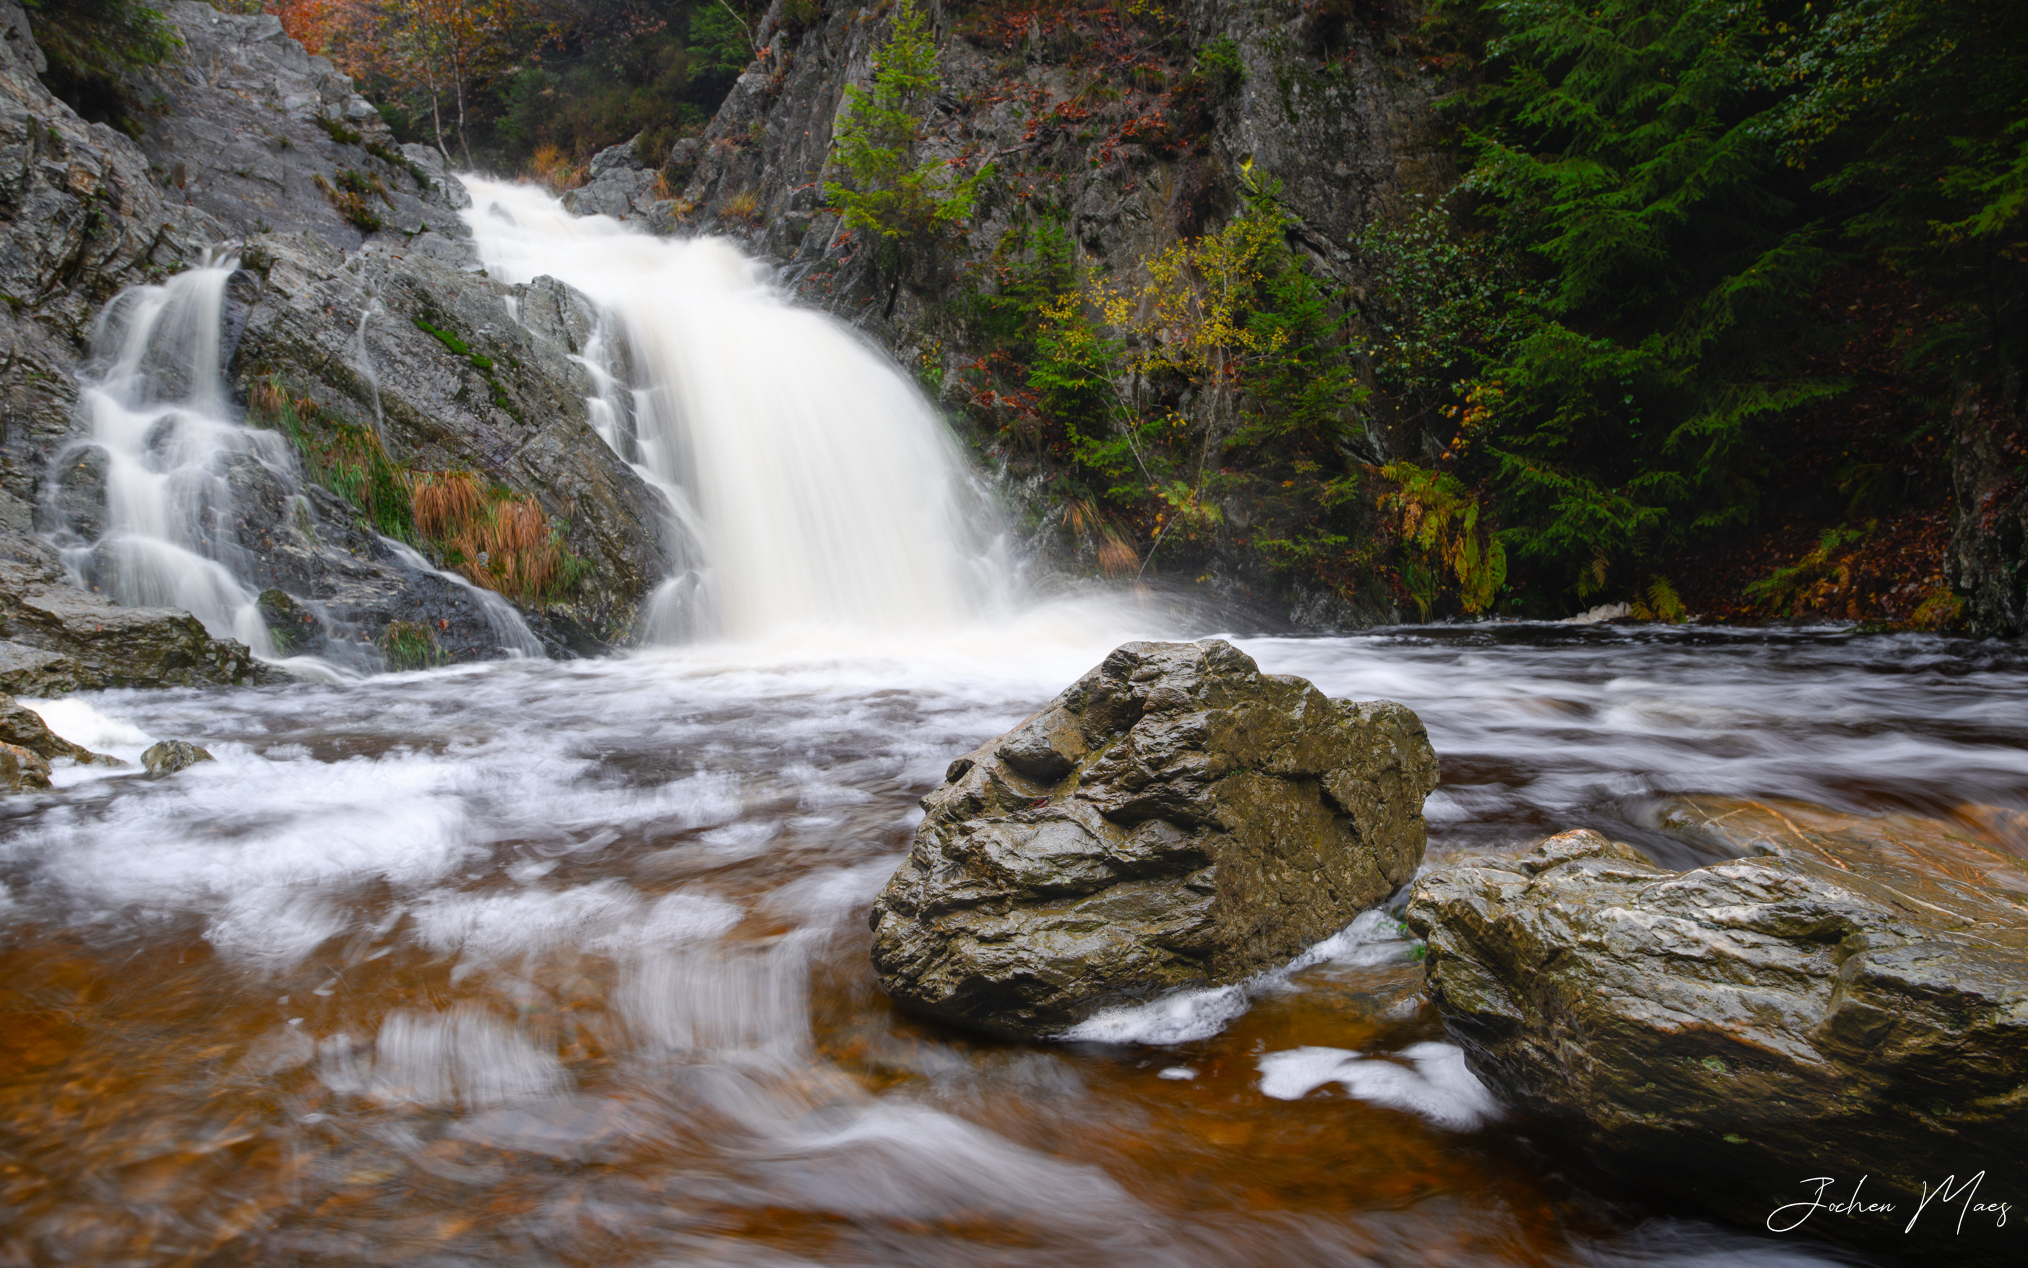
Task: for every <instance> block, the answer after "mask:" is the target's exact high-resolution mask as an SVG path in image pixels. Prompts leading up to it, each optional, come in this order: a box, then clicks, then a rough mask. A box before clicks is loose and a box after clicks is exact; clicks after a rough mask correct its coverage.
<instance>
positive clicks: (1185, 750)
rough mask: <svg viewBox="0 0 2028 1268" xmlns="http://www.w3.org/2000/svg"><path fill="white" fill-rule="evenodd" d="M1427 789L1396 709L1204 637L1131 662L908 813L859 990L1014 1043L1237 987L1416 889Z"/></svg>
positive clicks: (1432, 761) (1408, 730) (1132, 651)
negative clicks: (1344, 694) (1109, 1012)
mask: <svg viewBox="0 0 2028 1268" xmlns="http://www.w3.org/2000/svg"><path fill="white" fill-rule="evenodd" d="M1436 778H1437V765H1436V758H1435V755H1434V754H1433V753H1432V751H1431V749H1430V745H1429V740H1428V738H1427V736H1426V735H1425V733H1424V731H1423V727H1422V724H1421V722H1420V721H1418V720H1417V719H1416V717H1415V715H1414V714H1413V713H1411V712H1410V711H1409V710H1408V709H1406V708H1404V707H1403V706H1401V705H1397V704H1391V703H1388V702H1385V701H1380V702H1371V703H1363V704H1361V703H1353V702H1351V701H1344V700H1332V699H1330V698H1329V697H1327V696H1325V695H1324V694H1323V693H1322V692H1319V691H1318V690H1317V689H1316V688H1315V687H1312V686H1311V685H1310V684H1309V683H1307V682H1305V681H1303V680H1302V679H1300V678H1294V677H1289V676H1285V675H1273V674H1262V673H1261V672H1259V670H1258V668H1257V667H1256V666H1255V664H1254V662H1253V660H1252V659H1251V658H1250V657H1248V656H1246V655H1245V654H1244V653H1242V652H1239V651H1238V650H1236V649H1234V648H1233V647H1232V646H1231V645H1229V644H1227V643H1224V642H1222V641H1219V640H1215V639H1214V640H1208V641H1206V642H1203V643H1129V644H1126V645H1125V646H1123V647H1121V648H1119V649H1117V650H1116V651H1114V652H1113V653H1112V654H1111V655H1110V656H1108V657H1107V658H1106V660H1105V661H1104V663H1102V664H1101V665H1099V666H1098V667H1097V668H1096V669H1093V670H1092V671H1091V672H1090V673H1088V674H1086V675H1085V676H1084V677H1083V678H1081V679H1079V680H1078V681H1077V682H1076V683H1075V684H1074V685H1072V686H1071V687H1070V688H1069V689H1067V690H1066V691H1065V692H1064V693H1063V694H1062V695H1060V696H1058V697H1057V698H1056V700H1054V701H1052V702H1051V703H1050V705H1049V706H1048V707H1047V708H1045V709H1044V710H1042V711H1041V712H1040V713H1037V714H1036V715H1035V716H1033V717H1031V718H1029V719H1028V720H1027V721H1025V722H1023V723H1022V724H1021V725H1020V726H1018V727H1016V728H1015V729H1014V730H1012V731H1010V732H1008V733H1007V734H1006V735H1003V736H1001V737H1000V738H999V739H997V740H995V741H993V742H991V743H989V744H987V745H985V746H983V747H981V748H979V749H977V750H975V751H973V752H972V753H969V754H967V755H966V756H964V757H961V758H959V759H957V760H956V761H955V762H953V763H952V764H951V767H950V773H949V779H948V781H947V782H946V783H945V784H944V785H943V786H942V787H940V788H938V789H937V790H936V791H935V792H932V793H931V794H929V795H928V796H927V797H925V798H924V799H923V805H924V808H925V809H926V810H927V812H928V814H927V817H926V818H925V819H924V820H923V822H922V824H921V825H920V827H919V828H918V829H917V831H916V836H915V842H914V846H913V848H912V849H911V850H910V852H909V856H908V859H907V861H906V862H904V863H903V864H902V866H901V868H900V870H898V871H897V872H896V873H895V875H894V878H893V879H892V880H891V881H890V882H889V883H888V885H887V887H886V889H885V890H883V891H882V893H881V895H880V897H879V898H878V899H877V900H876V902H875V903H874V907H873V913H872V916H871V924H872V927H873V932H874V940H873V965H874V969H875V971H876V972H877V973H878V975H879V978H880V981H881V985H882V986H883V987H884V988H885V989H886V990H887V991H888V993H889V994H890V995H892V996H893V997H894V998H896V999H897V1000H899V1001H901V1002H902V1003H904V1004H905V1005H907V1006H909V1007H911V1008H914V1009H917V1010H919V1011H922V1012H926V1013H929V1014H931V1015H933V1016H937V1017H940V1018H944V1019H946V1020H950V1021H955V1022H959V1023H963V1024H967V1025H971V1026H976V1027H981V1028H984V1029H987V1030H990V1031H995V1032H998V1033H1003V1034H1013V1035H1026V1036H1046V1035H1051V1034H1056V1033H1060V1032H1061V1031H1063V1030H1065V1029H1066V1028H1068V1027H1070V1026H1072V1025H1074V1024H1076V1023H1077V1022H1078V1021H1080V1020H1083V1019H1084V1018H1086V1017H1088V1016H1089V1015H1090V1014H1091V1013H1093V1012H1095V1011H1096V1010H1098V1009H1099V1008H1102V1007H1104V1006H1106V1005H1109V1004H1117V1003H1121V1002H1128V1001H1134V1000H1142V999H1146V998H1149V997H1152V996H1154V995H1157V994H1160V993H1162V992H1164V991H1168V990H1171V989H1175V988H1178V987H1187V986H1205V985H1214V984H1222V983H1228V982H1234V981H1238V980H1240V979H1243V978H1245V977H1248V976H1250V975H1252V974H1254V973H1257V972H1260V971H1261V970H1263V969H1266V968H1269V967H1272V966H1274V965H1276V964H1278V963H1280V962H1282V961H1285V960H1287V959H1288V958H1290V957H1291V956H1293V955H1295V954H1296V953H1297V952H1299V951H1301V950H1302V949H1303V948H1305V947H1307V946H1309V945H1311V944H1313V943H1315V942H1318V941H1320V940H1321V939H1323V938H1325V937H1327V936H1329V935H1330V934H1332V933H1334V932H1336V931H1337V930H1339V929H1341V928H1342V927H1344V926H1345V925H1346V924H1347V923H1348V922H1350V921H1351V920H1352V918H1353V917H1354V916H1356V915H1358V914H1359V913H1360V912H1361V911H1363V910H1365V909H1367V908H1368V907H1370V906H1372V905H1373V904H1375V903H1377V902H1379V901H1380V900H1381V899H1383V898H1385V897H1386V896H1387V895H1388V894H1390V893H1392V892H1393V891H1394V890H1395V889H1396V888H1398V887H1399V886H1400V885H1401V884H1402V883H1404V882H1405V881H1407V880H1408V879H1409V877H1411V876H1412V875H1413V874H1414V872H1415V869H1416V866H1417V865H1418V864H1419V863H1420V862H1421V859H1422V854H1423V847H1424V835H1425V829H1424V822H1423V818H1422V804H1423V798H1424V797H1425V796H1426V795H1427V794H1428V793H1429V791H1430V790H1431V789H1432V788H1433V787H1435V785H1436Z"/></svg>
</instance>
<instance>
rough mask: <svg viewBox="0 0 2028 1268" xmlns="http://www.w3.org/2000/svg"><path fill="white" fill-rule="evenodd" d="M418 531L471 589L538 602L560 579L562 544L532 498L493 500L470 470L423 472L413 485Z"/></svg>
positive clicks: (411, 498)
mask: <svg viewBox="0 0 2028 1268" xmlns="http://www.w3.org/2000/svg"><path fill="white" fill-rule="evenodd" d="M409 506H410V509H411V510H412V512H413V513H414V515H415V526H416V531H417V532H418V533H419V534H421V535H422V536H424V537H427V538H429V539H431V540H432V541H434V542H436V543H437V545H438V547H439V549H441V550H442V551H443V554H444V558H445V562H446V563H448V564H450V565H451V566H452V567H454V568H456V569H457V570H458V571H459V572H461V573H463V574H464V575H465V577H466V578H467V579H468V580H470V581H471V583H472V584H473V585H476V586H484V587H485V588H486V589H488V590H494V591H497V592H499V593H500V594H504V595H506V596H507V597H508V598H510V599H517V600H520V601H521V602H523V603H530V604H534V603H540V602H542V601H543V600H544V599H545V598H547V597H548V595H549V592H550V591H551V590H552V589H553V588H555V586H556V584H557V582H558V581H559V580H560V579H561V578H562V574H563V566H564V550H563V543H562V542H561V541H560V540H559V539H558V534H557V533H556V531H555V530H554V528H553V526H552V525H551V524H550V522H549V516H548V515H546V514H544V513H543V510H542V506H541V504H540V503H538V502H537V501H536V500H535V499H534V498H533V497H531V496H529V495H527V494H522V495H521V496H519V497H497V496H490V495H489V493H488V490H487V488H486V486H485V484H484V482H483V481H482V480H481V479H480V477H479V476H478V475H476V474H475V473H473V472H470V471H425V472H421V473H419V474H417V475H415V476H414V477H412V478H411V480H410V482H409Z"/></svg>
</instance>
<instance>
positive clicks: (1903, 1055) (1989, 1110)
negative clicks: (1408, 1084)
mask: <svg viewBox="0 0 2028 1268" xmlns="http://www.w3.org/2000/svg"><path fill="white" fill-rule="evenodd" d="M1668 826H1670V827H1672V828H1674V829H1676V830H1678V831H1681V832H1686V833H1689V834H1692V835H1696V836H1701V837H1703V838H1704V839H1705V840H1706V841H1708V842H1710V843H1712V844H1713V845H1716V846H1718V847H1719V848H1721V849H1722V850H1724V851H1725V852H1728V853H1737V854H1740V855H1743V856H1744V857H1739V858H1735V859H1732V860H1730V861H1726V862H1720V863H1714V864H1711V865H1709V866H1706V867H1700V868H1696V869H1693V870H1691V871H1687V872H1682V873H1678V872H1675V871H1672V870H1670V869H1668V868H1663V867H1658V866H1656V865H1655V864H1654V863H1652V862H1650V861H1649V860H1648V859H1646V858H1645V857H1643V856H1642V855H1641V854H1639V853H1638V852H1636V851H1635V850H1633V849H1632V848H1631V847H1629V846H1626V845H1621V844H1618V843H1615V842H1611V841H1608V840H1607V839H1606V838H1604V837H1602V836H1600V835H1598V834H1597V833H1595V832H1589V831H1578V832H1567V833H1564V834H1563V835H1561V836H1557V837H1552V838H1550V839H1549V840H1548V841H1546V842H1544V843H1543V844H1542V845H1541V846H1540V847H1538V848H1537V849H1536V850H1535V851H1534V852H1533V853H1530V854H1526V855H1523V856H1521V857H1518V858H1474V859H1472V860H1470V861H1469V862H1462V863H1458V864H1456V865H1454V866H1451V867H1449V868H1447V869H1445V870H1443V871H1440V872H1437V873H1434V874H1432V875H1430V876H1427V877H1425V878H1424V879H1423V880H1422V881H1421V882H1420V883H1418V885H1417V887H1416V891H1415V894H1414V896H1413V898H1412V899H1411V901H1410V904H1409V907H1408V922H1409V924H1410V926H1411V927H1413V928H1414V929H1415V931H1416V932H1417V933H1419V934H1420V935H1422V936H1423V937H1424V938H1425V939H1427V942H1428V948H1429V951H1428V983H1429V992H1430V997H1431V998H1432V999H1433V1000H1434V1001H1435V1003H1436V1004H1437V1005H1438V1007H1439V1008H1440V1009H1441V1010H1442V1012H1443V1015H1444V1023H1445V1027H1446V1029H1448V1030H1449V1032H1450V1034H1451V1037H1452V1038H1454V1039H1455V1040H1456V1041H1457V1042H1458V1043H1460V1044H1461V1045H1463V1047H1464V1049H1465V1053H1466V1058H1467V1060H1468V1061H1469V1063H1470V1065H1471V1067H1472V1069H1473V1070H1474V1071H1475V1072H1476V1073H1477V1074H1478V1076H1479V1077H1480V1078H1481V1079H1482V1080H1484V1081H1485V1082H1486V1084H1487V1085H1488V1086H1489V1087H1490V1088H1491V1089H1492V1090H1493V1091H1494V1092H1495V1094H1496V1095H1498V1096H1499V1097H1500V1098H1501V1099H1502V1100H1504V1101H1506V1102H1507V1103H1508V1104H1510V1105H1512V1106H1514V1107H1516V1108H1518V1109H1520V1110H1522V1111H1524V1112H1525V1113H1528V1114H1530V1115H1532V1116H1534V1117H1536V1118H1537V1119H1538V1120H1539V1121H1541V1122H1542V1123H1543V1124H1544V1125H1546V1126H1549V1127H1551V1128H1552V1129H1557V1130H1558V1131H1559V1132H1560V1134H1562V1135H1563V1136H1565V1137H1567V1138H1572V1139H1574V1140H1575V1141H1576V1142H1577V1143H1578V1144H1579V1145H1580V1146H1581V1147H1582V1148H1583V1149H1584V1150H1585V1151H1586V1152H1588V1153H1589V1154H1590V1155H1591V1156H1592V1157H1593V1158H1594V1159H1595V1160H1597V1161H1599V1162H1600V1163H1602V1164H1604V1165H1606V1166H1608V1167H1609V1168H1611V1169H1612V1170H1613V1171H1614V1172H1616V1173H1617V1174H1619V1175H1621V1176H1623V1177H1627V1178H1630V1179H1635V1180H1638V1181H1645V1182H1646V1183H1647V1185H1648V1187H1650V1188H1651V1189H1652V1190H1654V1191H1655V1192H1656V1193H1657V1194H1658V1195H1660V1196H1662V1197H1663V1198H1664V1199H1666V1200H1669V1201H1672V1202H1679V1203H1685V1204H1689V1205H1694V1206H1698V1207H1702V1208H1704V1209H1706V1210H1710V1211H1713V1212H1716V1213H1718V1214H1721V1215H1726V1216H1729V1217H1731V1218H1734V1219H1737V1220H1739V1221H1741V1222H1743V1223H1747V1224H1749V1225H1752V1226H1754V1227H1764V1228H1768V1229H1772V1230H1774V1231H1777V1232H1785V1231H1793V1232H1797V1233H1801V1234H1806V1235H1816V1236H1822V1237H1827V1238H1832V1239H1837V1240H1843V1241H1848V1242H1853V1243H1856V1244H1860V1245H1863V1246H1865V1247H1868V1248H1870V1249H1873V1250H1879V1251H1891V1252H1905V1253H1916V1254H1925V1255H1934V1254H1938V1253H1943V1252H1946V1251H1947V1252H1948V1253H1949V1254H1950V1255H1951V1257H1952V1259H1951V1261H1952V1262H1969V1261H1971V1260H1972V1259H1974V1258H1975V1257H1977V1256H1980V1255H1983V1256H1985V1257H1986V1258H1987V1259H1988V1260H1991V1261H1994V1262H1997V1261H1999V1260H2000V1259H2002V1258H2007V1259H2008V1262H2012V1263H2019V1262H2021V1258H2020V1256H2021V1255H2022V1253H2023V1251H2024V1248H2028V1228H2024V1227H2023V1223H2022V1215H2023V1212H2024V1209H2028V1167H2024V1166H2023V1158H2022V1145H2023V1142H2028V864H2024V862H2023V860H2021V859H2019V858H2016V857H2014V856H2012V855H2010V854H2005V853H2002V852H2000V851H1998V850H1996V849H1994V848H1992V847H1991V846H1989V845H1987V844H1985V843H1983V842H1981V841H1980V840H1978V839H1975V838H1974V837H1973V836H1972V835H1970V834H1969V833H1967V832H1963V831H1960V830H1958V829H1956V828H1953V827H1951V826H1950V825H1946V824H1942V823H1938V822H1934V821H1928V820H1920V819H1915V818H1912V817H1908V816H1889V817H1885V818H1864V817H1859V816H1853V815H1841V814H1837V813H1834V812H1831V811H1827V810H1823V809H1820V808H1817V807H1811V806H1803V805H1793V804H1788V803H1781V804H1775V805H1770V804H1760V803H1744V802H1724V801H1718V800H1715V799H1711V800H1702V799H1693V800H1689V801H1686V802H1683V803H1681V805H1680V806H1679V808H1678V809H1676V810H1675V811H1674V812H1672V814H1671V816H1670V823H1669V824H1668ZM1980 1173H1983V1175H1984V1178H1983V1179H1982V1180H1979V1181H1975V1182H1974V1181H1973V1177H1974V1176H1976V1175H1979V1174H1980ZM1953 1177H1955V1180H1954V1183H1953V1187H1952V1188H1950V1189H1949V1190H1948V1191H1947V1192H1945V1193H1941V1194H1940V1193H1939V1191H1938V1186H1939V1185H1941V1184H1944V1183H1945V1182H1946V1181H1949V1180H1951V1179H1952V1178H1953ZM1827 1181H1828V1182H1827ZM1862 1181H1863V1189H1862V1190H1861V1191H1860V1192H1859V1194H1858V1198H1859V1208H1858V1209H1854V1210H1831V1209H1829V1207H1828V1204H1831V1203H1839V1204H1843V1203H1846V1202H1848V1201H1849V1200H1851V1199H1852V1198H1853V1196H1854V1190H1855V1189H1858V1188H1861V1184H1862ZM1968 1182H1969V1184H1968ZM1925 1196H1927V1198H1928V1202H1929V1205H1928V1207H1927V1208H1926V1209H1925V1208H1924V1206H1923V1203H1924V1199H1925ZM1817 1201H1821V1202H1823V1203H1825V1204H1827V1205H1826V1206H1825V1207H1823V1208H1818V1207H1813V1206H1812V1205H1811V1204H1812V1203H1813V1202H1817ZM1997 1203H2011V1204H2012V1206H2013V1211H2012V1214H2011V1215H2008V1214H2007V1213H2006V1212H2002V1211H2000V1210H1998V1209H1997V1207H1995V1206H1994V1205H1993V1204H1997ZM1918 1215H1919V1218H1917V1217H1918ZM1912 1218H1913V1219H1914V1225H1913V1228H1909V1224H1910V1221H1911V1219H1912ZM2003 1218H2004V1220H2005V1224H2004V1226H2002V1225H2001V1221H2002V1219H2003Z"/></svg>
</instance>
